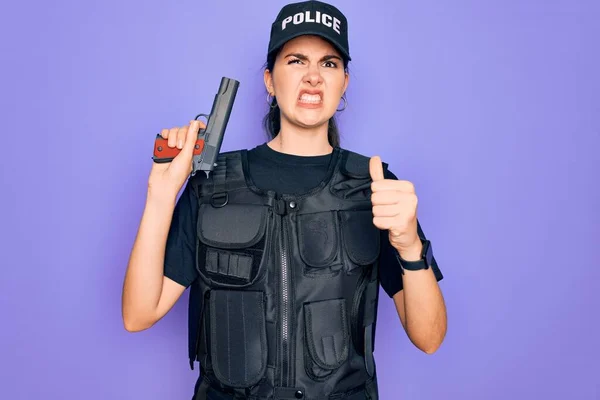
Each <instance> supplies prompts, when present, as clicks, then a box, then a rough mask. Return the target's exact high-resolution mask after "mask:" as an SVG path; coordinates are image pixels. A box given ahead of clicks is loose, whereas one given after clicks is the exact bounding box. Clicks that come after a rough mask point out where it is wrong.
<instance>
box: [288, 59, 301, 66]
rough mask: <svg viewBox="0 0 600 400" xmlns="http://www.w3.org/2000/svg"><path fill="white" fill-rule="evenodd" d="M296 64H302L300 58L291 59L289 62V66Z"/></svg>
mask: <svg viewBox="0 0 600 400" xmlns="http://www.w3.org/2000/svg"><path fill="white" fill-rule="evenodd" d="M296 62H300V59H298V58H293V59H291V60H289V61H288V65H289V64H295V63H296Z"/></svg>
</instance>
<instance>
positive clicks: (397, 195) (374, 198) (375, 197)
mask: <svg viewBox="0 0 600 400" xmlns="http://www.w3.org/2000/svg"><path fill="white" fill-rule="evenodd" d="M401 199H402V193H401V192H399V191H397V190H390V191H378V192H374V193H373V194H372V195H371V203H372V204H373V205H391V204H397V203H399V202H400V201H401Z"/></svg>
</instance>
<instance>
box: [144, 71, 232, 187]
mask: <svg viewBox="0 0 600 400" xmlns="http://www.w3.org/2000/svg"><path fill="white" fill-rule="evenodd" d="M239 86H240V83H239V82H238V81H237V80H235V79H231V78H227V77H223V78H221V84H220V85H219V90H218V92H217V94H216V95H215V100H214V101H213V104H212V109H211V111H210V114H208V115H207V114H198V115H197V116H196V118H194V119H195V120H197V119H198V118H200V117H206V119H207V121H206V128H204V129H200V130H199V131H198V139H197V140H196V145H195V147H194V156H193V159H192V172H191V174H190V175H191V176H194V175H196V172H198V171H204V172H205V173H206V177H207V178H208V177H209V175H210V172H211V171H213V170H214V168H215V167H216V165H217V164H216V160H217V157H218V156H219V151H220V150H221V144H222V143H223V136H224V135H225V130H226V129H227V123H228V122H229V117H230V115H231V110H232V109H233V103H234V102H235V96H236V95H237V91H238V88H239ZM167 143H168V140H167V139H164V138H163V137H162V135H161V134H160V133H158V134H157V135H156V139H155V141H154V155H153V156H152V159H153V160H154V162H155V163H167V162H171V161H173V159H174V158H175V157H176V156H177V154H179V152H180V151H181V150H180V149H178V148H177V147H174V148H171V147H169V146H168V145H167Z"/></svg>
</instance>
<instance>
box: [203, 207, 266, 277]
mask: <svg viewBox="0 0 600 400" xmlns="http://www.w3.org/2000/svg"><path fill="white" fill-rule="evenodd" d="M199 214H200V215H199V218H198V238H199V245H198V251H197V253H198V272H199V274H200V275H201V277H202V278H203V279H204V280H206V281H207V282H209V283H210V284H211V285H212V286H213V287H229V288H235V287H245V286H249V285H251V284H252V283H253V282H254V281H255V280H256V278H257V277H258V275H259V269H260V266H261V263H262V259H263V254H264V249H265V243H266V236H267V235H266V232H267V224H268V221H269V218H268V215H269V214H268V208H267V207H265V206H260V205H247V204H245V205H240V204H231V203H229V204H227V205H225V206H224V207H214V206H212V205H211V204H201V205H200V211H199Z"/></svg>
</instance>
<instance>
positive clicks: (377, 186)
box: [371, 179, 415, 193]
mask: <svg viewBox="0 0 600 400" xmlns="http://www.w3.org/2000/svg"><path fill="white" fill-rule="evenodd" d="M371 190H372V191H373V192H378V191H389V190H396V191H399V192H405V193H414V192H415V185H414V184H413V183H412V182H409V181H400V180H396V179H384V180H381V181H375V182H373V183H372V184H371Z"/></svg>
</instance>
